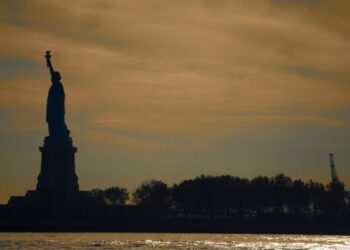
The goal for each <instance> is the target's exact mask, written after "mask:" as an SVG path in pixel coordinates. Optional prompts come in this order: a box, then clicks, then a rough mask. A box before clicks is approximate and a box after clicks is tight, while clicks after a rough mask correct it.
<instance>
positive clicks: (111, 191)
mask: <svg viewBox="0 0 350 250" xmlns="http://www.w3.org/2000/svg"><path fill="white" fill-rule="evenodd" d="M104 198H105V200H106V202H107V204H111V205H124V204H125V202H126V201H127V200H128V199H129V193H128V191H127V190H126V189H125V188H120V187H117V186H116V187H110V188H107V189H105V190H104Z"/></svg>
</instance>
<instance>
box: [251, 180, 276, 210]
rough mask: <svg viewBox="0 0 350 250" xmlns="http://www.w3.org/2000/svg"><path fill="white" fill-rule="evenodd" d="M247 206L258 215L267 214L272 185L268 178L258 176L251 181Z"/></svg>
mask: <svg viewBox="0 0 350 250" xmlns="http://www.w3.org/2000/svg"><path fill="white" fill-rule="evenodd" d="M250 189H251V197H250V198H251V199H250V201H249V206H250V207H251V208H252V209H253V210H254V211H256V212H257V213H259V214H262V213H266V212H268V209H269V207H270V205H271V191H272V184H271V181H270V179H269V178H268V177H264V176H258V177H256V178H254V179H253V180H251V182H250Z"/></svg>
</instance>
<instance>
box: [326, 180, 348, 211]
mask: <svg viewBox="0 0 350 250" xmlns="http://www.w3.org/2000/svg"><path fill="white" fill-rule="evenodd" d="M327 191H328V194H327V213H328V214H329V215H333V216H338V215H340V214H341V213H342V212H343V211H344V208H345V192H344V183H342V182H339V181H332V182H331V183H329V184H328V185H327Z"/></svg>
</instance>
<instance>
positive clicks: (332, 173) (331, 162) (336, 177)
mask: <svg viewBox="0 0 350 250" xmlns="http://www.w3.org/2000/svg"><path fill="white" fill-rule="evenodd" d="M329 161H330V164H331V176H332V182H339V179H338V176H337V171H336V170H335V164H334V154H329Z"/></svg>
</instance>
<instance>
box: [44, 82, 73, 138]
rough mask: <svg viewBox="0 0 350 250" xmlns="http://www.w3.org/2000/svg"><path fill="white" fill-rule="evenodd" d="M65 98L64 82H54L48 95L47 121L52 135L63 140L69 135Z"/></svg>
mask: <svg viewBox="0 0 350 250" xmlns="http://www.w3.org/2000/svg"><path fill="white" fill-rule="evenodd" d="M64 99H65V94H64V89H63V85H62V83H60V82H55V83H53V84H52V85H51V87H50V89H49V94H48V97H47V107H46V121H47V123H48V126H49V135H50V137H52V138H55V139H62V140H64V139H67V138H68V137H69V130H68V128H67V126H66V123H65V121H64V114H65V109H64Z"/></svg>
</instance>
